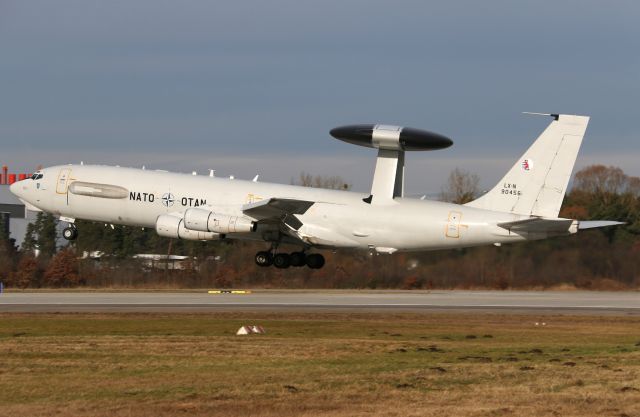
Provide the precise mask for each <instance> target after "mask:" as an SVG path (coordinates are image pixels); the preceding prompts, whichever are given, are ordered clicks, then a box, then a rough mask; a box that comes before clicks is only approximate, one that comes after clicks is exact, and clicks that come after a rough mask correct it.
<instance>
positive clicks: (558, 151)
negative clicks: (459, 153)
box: [467, 114, 589, 217]
mask: <svg viewBox="0 0 640 417" xmlns="http://www.w3.org/2000/svg"><path fill="white" fill-rule="evenodd" d="M550 116H552V117H553V118H554V120H553V121H552V122H551V124H549V126H548V127H547V128H546V129H545V131H544V132H542V134H541V135H540V136H539V137H538V139H536V141H535V142H534V143H533V145H531V147H530V148H529V149H528V150H527V151H526V152H525V153H524V155H522V157H521V158H520V159H519V160H518V161H517V162H516V164H515V165H514V166H513V167H512V168H511V170H510V171H509V172H508V173H507V175H505V176H504V178H502V180H501V181H500V182H499V183H498V184H497V185H496V186H495V187H493V189H492V190H491V191H489V192H488V193H486V194H485V195H483V196H482V197H480V198H478V199H477V200H474V201H472V202H470V203H468V204H467V206H470V207H477V208H483V209H487V210H494V211H502V212H508V213H514V214H523V215H530V216H542V217H557V216H558V213H559V212H560V206H561V205H562V200H563V198H564V194H565V192H566V190H567V184H568V183H569V178H570V177H571V171H572V170H573V165H574V164H575V162H576V157H577V155H578V151H579V150H580V145H581V143H582V138H583V136H584V133H585V130H586V129H587V124H588V123H589V117H587V116H572V115H565V114H559V115H557V114H553V115H550Z"/></svg>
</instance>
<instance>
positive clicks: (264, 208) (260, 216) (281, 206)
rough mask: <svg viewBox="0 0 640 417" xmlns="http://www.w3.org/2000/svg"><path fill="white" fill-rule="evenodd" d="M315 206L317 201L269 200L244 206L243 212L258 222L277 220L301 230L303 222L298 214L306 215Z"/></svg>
mask: <svg viewBox="0 0 640 417" xmlns="http://www.w3.org/2000/svg"><path fill="white" fill-rule="evenodd" d="M314 204H315V201H307V200H296V199H293V198H269V199H267V200H261V201H257V202H255V203H249V204H245V205H244V206H242V212H243V213H244V214H245V215H247V216H249V217H252V218H254V219H256V220H258V221H260V220H277V221H281V222H283V223H284V224H286V225H287V226H289V227H292V228H294V229H296V230H297V229H299V228H300V227H301V226H302V222H300V220H298V219H297V218H296V217H295V215H296V214H304V213H306V211H307V210H309V208H310V207H311V206H312V205H314Z"/></svg>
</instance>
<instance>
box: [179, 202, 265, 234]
mask: <svg viewBox="0 0 640 417" xmlns="http://www.w3.org/2000/svg"><path fill="white" fill-rule="evenodd" d="M184 224H185V226H186V227H187V228H188V229H191V230H199V231H201V232H215V233H246V232H255V231H256V227H257V223H256V222H254V221H252V220H250V219H248V218H246V217H239V216H229V215H226V214H218V213H214V212H212V211H209V210H203V209H196V208H192V209H188V210H187V211H185V212H184Z"/></svg>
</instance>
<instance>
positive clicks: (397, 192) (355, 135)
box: [330, 124, 453, 205]
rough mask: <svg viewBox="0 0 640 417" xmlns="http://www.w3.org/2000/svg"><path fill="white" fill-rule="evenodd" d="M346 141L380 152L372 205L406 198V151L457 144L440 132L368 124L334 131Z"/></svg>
mask: <svg viewBox="0 0 640 417" xmlns="http://www.w3.org/2000/svg"><path fill="white" fill-rule="evenodd" d="M330 134H331V136H333V137H334V138H336V139H340V140H342V141H345V142H348V143H351V144H354V145H359V146H366V147H369V148H376V149H378V157H377V159H376V169H375V172H374V174H373V183H372V184H371V195H369V197H367V198H365V199H363V201H364V202H365V203H369V204H376V205H378V204H391V203H393V199H394V198H396V197H403V196H404V173H405V151H430V150H436V149H443V148H447V147H449V146H451V145H452V144H453V141H452V140H451V139H449V138H447V137H445V136H442V135H439V134H437V133H432V132H428V131H426V130H419V129H413V128H410V127H401V126H391V125H381V124H377V125H374V124H366V125H349V126H341V127H337V128H335V129H332V130H331V132H330Z"/></svg>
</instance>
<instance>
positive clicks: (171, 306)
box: [0, 290, 640, 315]
mask: <svg viewBox="0 0 640 417" xmlns="http://www.w3.org/2000/svg"><path fill="white" fill-rule="evenodd" d="M292 310H294V311H325V312H331V311H341V312H343V311H361V312H371V311H389V312H391V311H398V312H435V311H441V310H447V311H458V312H469V311H497V312H503V313H504V312H514V313H535V314H545V313H575V314H617V315H640V293H638V292H591V291H589V292H587V291H322V290H319V291H266V290H257V291H254V292H252V293H250V294H208V293H207V291H206V290H202V291H200V292H58V291H56V292H16V293H12V292H8V293H4V294H0V312H212V311H292Z"/></svg>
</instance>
